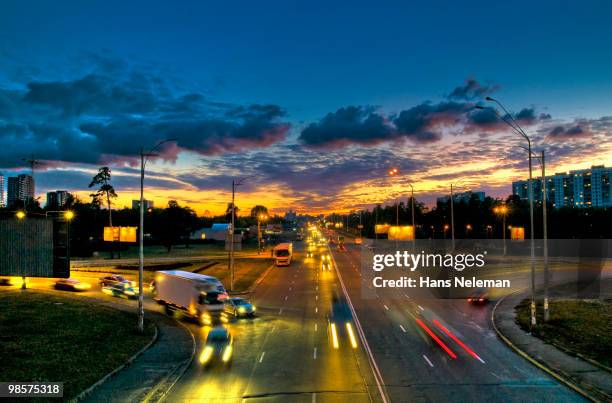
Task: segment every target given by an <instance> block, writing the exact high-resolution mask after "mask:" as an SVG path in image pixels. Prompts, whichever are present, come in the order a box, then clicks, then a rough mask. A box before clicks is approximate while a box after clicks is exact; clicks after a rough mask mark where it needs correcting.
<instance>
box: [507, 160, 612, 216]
mask: <svg viewBox="0 0 612 403" xmlns="http://www.w3.org/2000/svg"><path fill="white" fill-rule="evenodd" d="M611 179H612V168H606V167H605V166H603V165H595V166H592V167H591V168H589V169H580V170H576V171H570V172H568V173H556V174H554V175H552V176H547V177H546V197H547V200H549V201H551V202H552V203H553V206H554V207H555V208H560V207H579V208H580V207H612V184H611ZM528 183H529V181H527V180H524V181H516V182H512V194H513V195H517V196H519V197H520V198H521V199H524V200H527V199H528V198H529V192H528ZM542 195H543V192H542V181H541V179H540V178H536V179H534V180H533V198H534V200H535V201H537V202H541V201H542Z"/></svg>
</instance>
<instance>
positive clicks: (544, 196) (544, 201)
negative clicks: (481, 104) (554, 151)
mask: <svg viewBox="0 0 612 403" xmlns="http://www.w3.org/2000/svg"><path fill="white" fill-rule="evenodd" d="M541 155H542V156H541V159H542V161H541V162H542V192H543V193H542V225H543V226H544V227H543V235H544V322H548V320H549V319H550V312H549V311H548V223H547V221H546V204H547V194H546V162H545V161H544V150H542V154H541Z"/></svg>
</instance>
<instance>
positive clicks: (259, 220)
mask: <svg viewBox="0 0 612 403" xmlns="http://www.w3.org/2000/svg"><path fill="white" fill-rule="evenodd" d="M267 218H268V216H267V215H265V214H259V215H258V216H257V247H258V250H257V254H260V253H261V250H262V246H261V241H262V239H261V238H262V237H261V222H262V221H264V220H266V219H267Z"/></svg>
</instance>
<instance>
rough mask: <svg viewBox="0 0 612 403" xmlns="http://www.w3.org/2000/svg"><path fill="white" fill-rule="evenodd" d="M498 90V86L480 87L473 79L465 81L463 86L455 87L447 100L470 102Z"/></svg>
mask: <svg viewBox="0 0 612 403" xmlns="http://www.w3.org/2000/svg"><path fill="white" fill-rule="evenodd" d="M498 89H499V86H498V85H482V84H480V83H479V82H478V81H476V80H475V79H473V78H468V79H467V80H465V84H464V85H461V86H459V87H456V88H455V89H454V90H453V91H452V92H451V93H450V94H448V96H447V98H449V99H459V100H464V101H471V100H474V99H481V98H484V97H485V96H487V95H491V94H492V93H494V92H495V91H497V90H498Z"/></svg>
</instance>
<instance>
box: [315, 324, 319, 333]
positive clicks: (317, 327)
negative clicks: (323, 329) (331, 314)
mask: <svg viewBox="0 0 612 403" xmlns="http://www.w3.org/2000/svg"><path fill="white" fill-rule="evenodd" d="M317 330H319V326H318V325H317V324H316V323H315V332H316V331H317Z"/></svg>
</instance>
